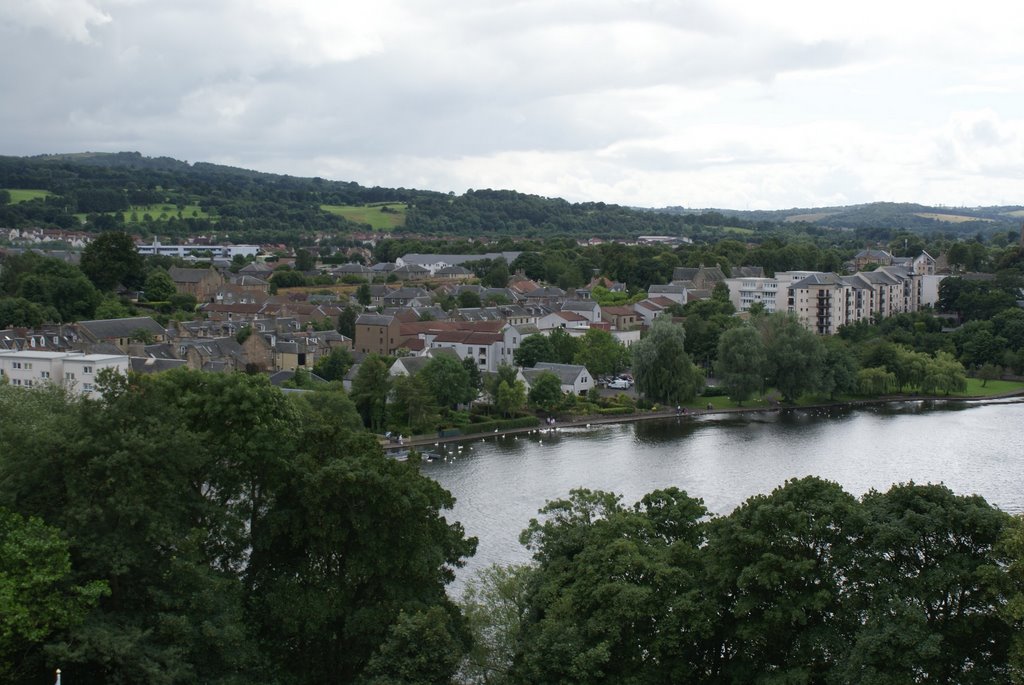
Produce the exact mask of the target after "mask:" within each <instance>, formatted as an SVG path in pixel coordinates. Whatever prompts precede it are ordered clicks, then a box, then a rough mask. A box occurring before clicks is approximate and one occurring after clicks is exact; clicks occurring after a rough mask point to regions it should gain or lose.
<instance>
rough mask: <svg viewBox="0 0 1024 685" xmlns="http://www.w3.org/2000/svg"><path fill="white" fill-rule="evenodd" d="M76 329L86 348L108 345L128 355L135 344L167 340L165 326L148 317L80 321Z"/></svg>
mask: <svg viewBox="0 0 1024 685" xmlns="http://www.w3.org/2000/svg"><path fill="white" fill-rule="evenodd" d="M75 327H76V330H77V332H78V336H79V338H81V340H82V342H83V344H84V345H85V346H87V347H88V346H95V345H100V344H103V343H107V344H110V345H114V346H115V347H117V348H118V349H119V350H121V351H122V352H125V353H126V354H127V353H128V352H129V346H130V345H131V344H132V343H134V342H140V343H155V342H163V341H164V340H166V339H167V332H166V331H165V330H164V328H163V326H161V325H160V324H158V323H157V322H156V321H154V320H153V319H151V318H150V317H148V316H134V317H129V318H126V319H96V320H93V321H79V322H78V323H77V324H75Z"/></svg>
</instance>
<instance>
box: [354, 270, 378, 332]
mask: <svg viewBox="0 0 1024 685" xmlns="http://www.w3.org/2000/svg"><path fill="white" fill-rule="evenodd" d="M372 301H373V295H372V294H371V292H370V284H369V283H361V284H360V285H359V287H358V288H356V302H358V303H359V304H361V305H362V306H364V307H369V306H370V302H372ZM353 330H354V329H353ZM349 337H355V336H354V335H352V336H349Z"/></svg>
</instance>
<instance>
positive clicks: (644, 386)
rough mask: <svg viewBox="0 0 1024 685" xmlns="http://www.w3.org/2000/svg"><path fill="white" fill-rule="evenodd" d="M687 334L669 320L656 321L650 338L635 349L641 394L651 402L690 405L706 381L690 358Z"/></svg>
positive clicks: (638, 385)
mask: <svg viewBox="0 0 1024 685" xmlns="http://www.w3.org/2000/svg"><path fill="white" fill-rule="evenodd" d="M685 337H686V333H685V332H684V330H683V328H682V327H681V326H677V325H675V324H674V323H672V322H671V321H668V320H667V319H655V320H654V324H653V325H652V326H651V328H650V330H649V331H648V332H647V335H646V336H644V337H643V338H641V339H640V341H639V342H636V343H634V344H633V346H632V355H633V377H634V378H635V379H636V386H637V390H638V391H639V392H640V393H641V394H642V395H644V396H645V397H647V398H648V399H650V400H654V401H656V402H665V403H667V404H682V403H685V402H689V401H690V400H692V399H693V398H694V397H696V396H697V394H698V393H699V392H700V390H701V388H702V387H703V385H704V379H703V377H702V376H701V374H700V372H699V371H698V370H697V368H696V367H695V366H694V365H693V362H691V361H690V357H689V355H687V354H686V349H685V346H684V344H683V343H684V340H685Z"/></svg>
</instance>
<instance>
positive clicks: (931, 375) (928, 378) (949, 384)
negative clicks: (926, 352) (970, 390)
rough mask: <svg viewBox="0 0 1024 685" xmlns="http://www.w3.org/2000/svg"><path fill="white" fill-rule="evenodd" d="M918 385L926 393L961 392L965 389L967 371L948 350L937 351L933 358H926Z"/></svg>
mask: <svg viewBox="0 0 1024 685" xmlns="http://www.w3.org/2000/svg"><path fill="white" fill-rule="evenodd" d="M920 387H921V392H923V393H927V394H937V393H943V394H945V395H949V394H950V393H951V392H963V391H964V390H966V389H967V372H966V371H965V370H964V367H963V364H961V363H960V362H958V361H957V360H956V359H954V358H953V355H951V354H950V353H949V352H938V353H936V355H935V357H934V359H929V360H927V362H926V365H925V371H924V375H923V377H922V378H921V383H920Z"/></svg>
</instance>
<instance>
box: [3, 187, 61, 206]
mask: <svg viewBox="0 0 1024 685" xmlns="http://www.w3.org/2000/svg"><path fill="white" fill-rule="evenodd" d="M4 190H6V191H7V192H8V193H10V194H11V204H12V205H16V204H18V203H19V202H27V201H29V200H35V199H36V198H37V197H47V196H48V195H52V193H51V192H50V191H49V190H25V189H23V188H4Z"/></svg>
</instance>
